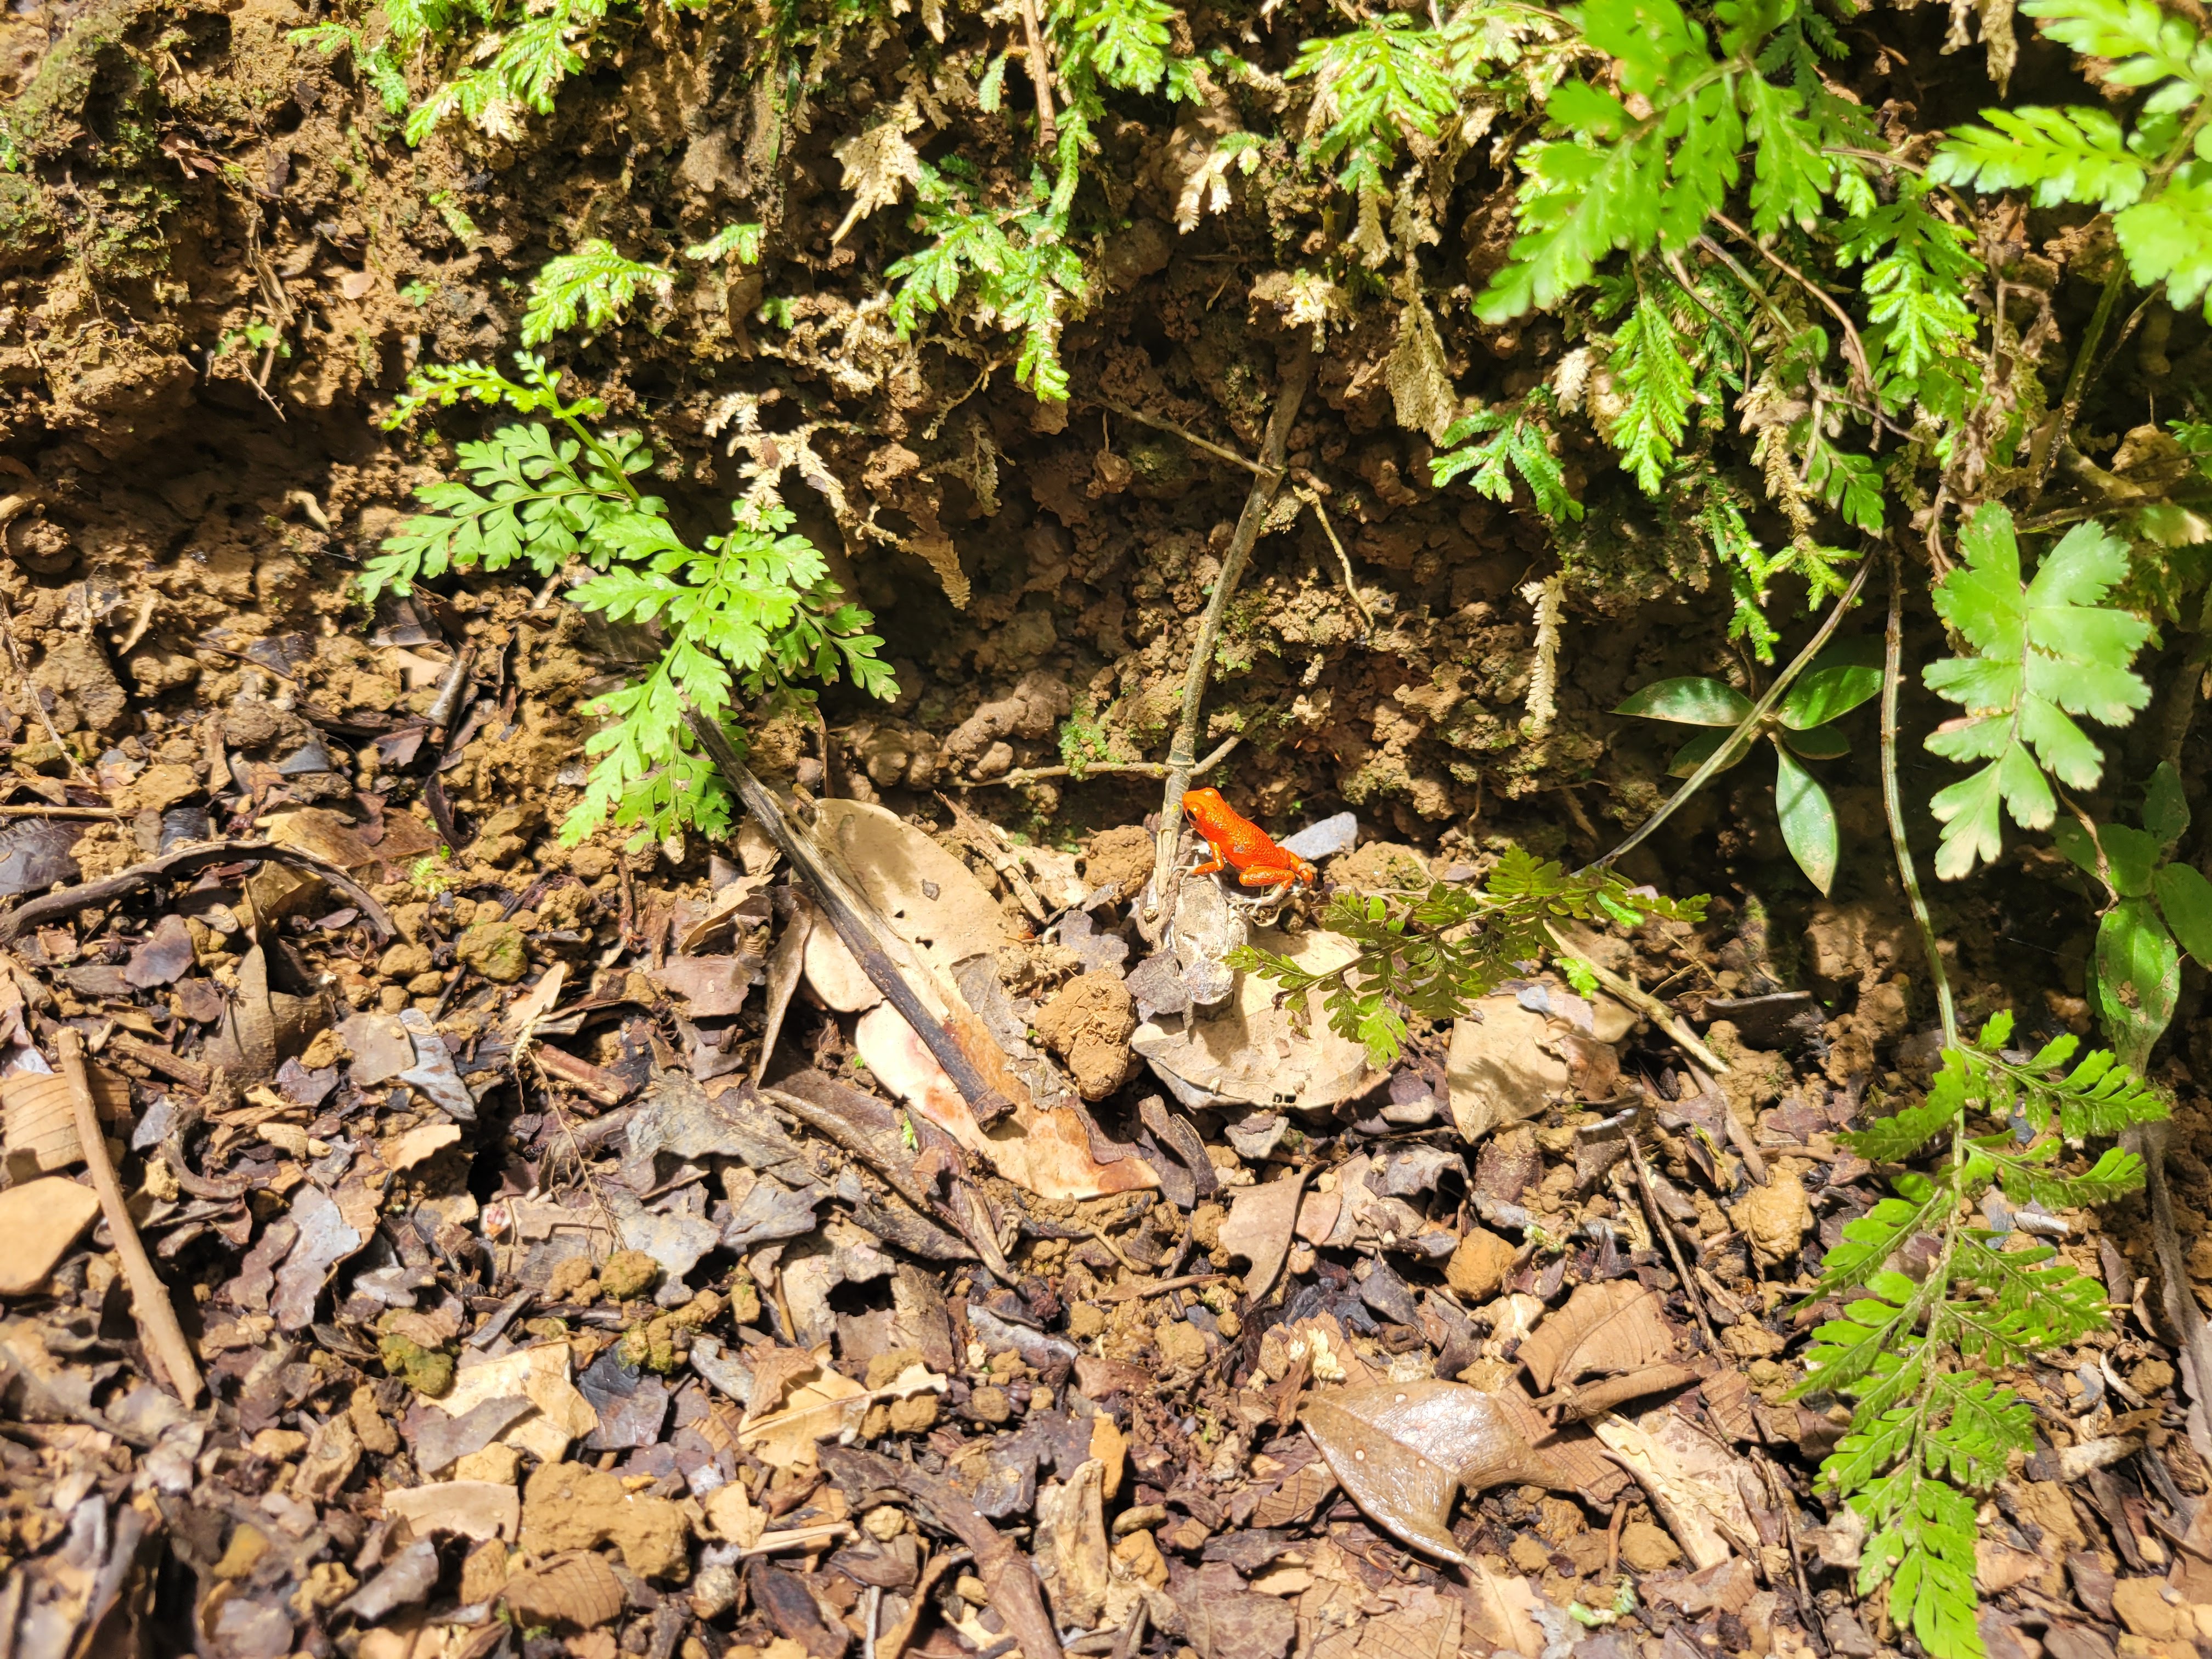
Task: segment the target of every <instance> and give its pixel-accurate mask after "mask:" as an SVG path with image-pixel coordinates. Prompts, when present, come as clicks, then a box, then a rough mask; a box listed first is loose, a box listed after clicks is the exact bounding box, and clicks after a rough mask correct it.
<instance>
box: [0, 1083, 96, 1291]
mask: <svg viewBox="0 0 2212 1659" xmlns="http://www.w3.org/2000/svg"><path fill="white" fill-rule="evenodd" d="M64 1086H66V1085H64ZM70 1145H71V1146H75V1145H76V1133H75V1132H74V1131H72V1132H71V1133H70ZM99 1213H100V1195H99V1194H97V1193H95V1192H94V1191H93V1190H92V1188H89V1187H80V1186H78V1185H77V1184H76V1182H74V1181H71V1180H70V1179H69V1178H68V1177H67V1176H46V1178H45V1179H43V1180H40V1181H29V1182H24V1183H23V1184H22V1185H21V1186H20V1187H10V1188H8V1190H7V1191H5V1192H4V1193H0V1238H4V1239H6V1240H7V1241H8V1249H7V1251H6V1254H5V1257H4V1259H0V1296H22V1295H25V1294H27V1292H29V1291H33V1290H36V1289H37V1288H38V1287H39V1286H40V1285H42V1284H44V1283H45V1282H46V1275H47V1274H48V1273H52V1272H53V1270H54V1266H55V1264H56V1263H57V1262H58V1261H60V1260H61V1259H62V1256H63V1255H64V1253H65V1252H66V1251H67V1250H68V1249H69V1248H70V1245H72V1244H74V1243H76V1241H77V1237H78V1235H79V1234H81V1233H82V1232H83V1231H84V1230H85V1229H86V1228H87V1227H89V1226H90V1225H92V1218H94V1216H96V1215H98V1214H99Z"/></svg>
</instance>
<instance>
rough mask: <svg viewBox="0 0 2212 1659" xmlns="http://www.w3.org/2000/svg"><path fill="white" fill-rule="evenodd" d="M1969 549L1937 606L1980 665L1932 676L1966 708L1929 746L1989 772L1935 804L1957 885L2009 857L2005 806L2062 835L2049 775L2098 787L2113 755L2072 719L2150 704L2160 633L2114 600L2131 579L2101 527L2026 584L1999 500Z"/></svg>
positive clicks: (1930, 671) (1958, 662)
mask: <svg viewBox="0 0 2212 1659" xmlns="http://www.w3.org/2000/svg"><path fill="white" fill-rule="evenodd" d="M1959 544H1960V550H1961V551H1962V552H1963V553H1964V554H1965V555H1966V563H1965V564H1963V565H1961V566H1959V567H1957V568H1954V569H1953V570H1952V571H1951V573H1950V574H1948V575H1947V576H1946V577H1945V578H1944V579H1943V580H1942V582H1941V583H1939V584H1938V585H1937V586H1936V592H1935V600H1936V612H1937V614H1938V615H1939V616H1941V617H1942V619H1943V620H1944V621H1945V622H1946V623H1948V624H1949V625H1950V626H1951V627H1952V628H1953V629H1956V630H1957V631H1958V632H1959V634H1960V635H1962V636H1964V637H1965V639H1966V641H1967V642H1968V643H1969V644H1970V645H1971V646H1972V647H1973V650H1974V653H1975V654H1974V655H1972V656H1971V657H1952V658H1946V659H1942V660H1940V661H1937V662H1934V663H1931V664H1929V665H1928V667H1927V668H1926V670H1925V671H1923V679H1924V680H1925V681H1926V683H1927V684H1928V687H1929V690H1933V691H1935V692H1936V694H1937V695H1938V696H1942V697H1945V698H1948V700H1950V701H1951V702H1955V703H1958V704H1960V705H1961V706H1962V708H1964V709H1965V711H1966V712H1965V714H1963V715H1962V716H1960V718H1957V719H1954V720H1948V721H1946V722H1945V723H1944V724H1943V725H1942V726H1940V727H1939V728H1937V730H1936V732H1934V733H1933V734H1931V735H1930V736H1929V738H1928V739H1927V746H1928V748H1929V749H1930V750H1933V751H1934V752H1935V753H1936V754H1939V755H1942V756H1943V757H1946V758H1948V759H1951V760H1956V761H1984V762H1986V763H1988V764H1986V765H1984V767H1983V768H1982V769H1981V770H1979V771H1978V772H1977V773H1975V774H1974V775H1972V776H1971V777H1969V778H1966V779H1964V780H1962V781H1960V782H1958V783H1955V784H1953V785H1951V786H1950V787H1948V788H1946V789H1944V790H1942V791H1941V792H1940V793H1937V795H1936V797H1935V799H1933V800H1932V801H1931V802H1930V803H1929V805H1930V807H1931V809H1932V810H1933V811H1934V812H1935V814H1936V817H1937V819H1938V820H1939V821H1941V822H1942V824H1943V826H1944V828H1943V840H1942V846H1941V847H1940V848H1938V849H1937V852H1936V873H1937V874H1938V875H1939V876H1941V877H1942V878H1945V879H1947V880H1948V879H1954V878H1958V877H1960V876H1963V875H1966V873H1968V872H1970V871H1972V869H1973V867H1974V866H1975V865H1976V864H1977V863H1978V862H1981V861H1984V860H1992V859H1995V858H1996V856H1997V855H1998V854H1999V853H2000V852H2001V851H2002V846H2003V837H2002V823H2001V822H2000V817H1999V811H1998V809H1999V805H2000V803H2002V805H2003V807H2004V808H2005V810H2007V811H2009V812H2010V814H2011V816H2012V818H2013V821H2014V822H2015V823H2018V824H2020V825H2021V827H2023V828H2025V829H2045V828H2048V827H2049V825H2050V824H2051V820H2052V818H2053V817H2055V816H2056V811H2057V801H2056V799H2055V798H2054V796H2053V795H2052V793H2051V787H2050V785H2049V783H2048V782H2047V781H2045V777H2044V773H2045V771H2046V770H2047V771H2049V772H2050V773H2051V774H2052V775H2055V776H2056V777H2057V779H2058V780H2059V781H2061V782H2062V783H2063V784H2065V785H2067V786H2068V787H2072V788H2081V789H2087V788H2091V787H2094V786H2095V785H2096V783H2097V781H2098V779H2099V778H2100V775H2102V771H2103V767H2104V757H2103V756H2102V755H2101V754H2100V751H2099V750H2098V748H2097V745H2096V744H2094V743H2093V742H2092V741H2091V740H2090V739H2089V738H2088V736H2087V733H2085V732H2083V731H2082V730H2081V727H2080V726H2077V725H2075V722H2074V720H2073V719H2072V716H2074V715H2076V714H2085V715H2087V716H2088V717H2089V718H2091V719H2093V720H2098V721H2100V722H2101V723H2103V724H2105V725H2107V726H2118V725H2124V724H2126V723H2127V722H2128V721H2129V720H2132V719H2133V718H2134V716H2135V711H2136V710H2137V709H2139V708H2142V706H2143V705H2144V704H2145V703H2146V702H2148V701H2149V698H2150V688H2149V686H2148V685H2147V684H2145V683H2144V682H2143V681H2142V678H2140V677H2139V676H2137V675H2136V673H2134V672H2133V671H2132V670H2131V669H2130V663H2131V662H2132V661H2133V660H2134V659H2135V655H2136V652H2137V651H2138V650H2140V649H2141V648H2142V645H2143V643H2144V641H2147V640H2148V638H2149V636H2150V625H2149V624H2148V623H2146V622H2144V621H2142V618H2140V617H2136V616H2133V615H2131V614H2130V613H2129V612H2127V611H2119V610H2115V609H2112V608H2109V607H2106V606H2105V605H2103V604H2102V603H2101V601H2102V600H2103V599H2104V598H2105V595H2106V593H2107V592H2109V591H2110V590H2111V589H2112V586H2114V585H2115V584H2116V583H2118V581H2119V580H2121V579H2122V578H2123V577H2124V576H2125V574H2127V549H2126V547H2125V545H2124V544H2122V543H2120V542H2119V541H2118V540H2116V539H2114V538H2112V537H2110V536H2108V535H2106V533H2105V532H2104V531H2103V530H2102V529H2101V528H2100V527H2099V526H2097V525H2096V524H2095V523H2094V522H2087V523H2083V524H2080V525H2076V526H2075V527H2074V528H2073V530H2071V531H2070V532H2068V534H2067V535H2066V537H2065V538H2064V539H2063V540H2062V541H2061V542H2060V543H2059V544H2058V545H2057V547H2055V548H2053V549H2052V550H2051V551H2050V552H2049V553H2047V554H2046V555H2045V556H2044V558H2043V561H2042V562H2041V564H2040V565H2039V567H2038V568H2037V570H2036V573H2035V575H2034V577H2033V580H2030V581H2028V582H2027V583H2026V584H2025V585H2023V584H2022V582H2021V575H2020V548H2019V544H2018V542H2017V540H2016V539H2015V536H2014V533H2013V522H2012V515H2011V513H2009V512H2008V511H2007V510H2006V509H2005V508H2004V507H2002V506H2001V505H1999V504H1998V503H1996V502H1994V501H1991V502H1985V503H1984V505H1983V506H1982V507H1980V508H1979V509H1978V511H1977V512H1976V513H1975V514H1974V517H1973V518H1972V520H1970V521H1969V523H1968V525H1967V526H1966V531H1965V532H1963V533H1962V534H1961V535H1960V540H1959Z"/></svg>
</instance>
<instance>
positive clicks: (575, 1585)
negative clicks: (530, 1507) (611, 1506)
mask: <svg viewBox="0 0 2212 1659" xmlns="http://www.w3.org/2000/svg"><path fill="white" fill-rule="evenodd" d="M506 1596H507V1606H508V1607H512V1608H513V1609H514V1611H515V1613H517V1614H519V1615H520V1619H521V1622H522V1623H523V1624H525V1625H556V1624H557V1625H573V1626H576V1627H577V1628H579V1629H581V1630H595V1629H597V1628H598V1627H599V1626H601V1625H604V1624H607V1623H609V1622H611V1620H613V1619H614V1618H615V1617H616V1616H617V1614H619V1613H621V1612H622V1610H623V1587H622V1580H620V1579H619V1578H617V1577H615V1571H614V1569H613V1568H612V1567H611V1566H609V1565H607V1564H606V1562H605V1560H604V1559H602V1558H601V1557H599V1555H597V1554H595V1553H592V1551H590V1550H572V1551H570V1552H569V1553H568V1554H566V1555H556V1556H555V1557H554V1558H553V1559H551V1560H550V1561H547V1562H546V1563H545V1564H544V1565H542V1566H540V1567H538V1568H536V1569H535V1570H534V1571H529V1572H520V1573H517V1574H515V1575H514V1576H513V1577H511V1578H509V1579H508V1580H507V1591H506Z"/></svg>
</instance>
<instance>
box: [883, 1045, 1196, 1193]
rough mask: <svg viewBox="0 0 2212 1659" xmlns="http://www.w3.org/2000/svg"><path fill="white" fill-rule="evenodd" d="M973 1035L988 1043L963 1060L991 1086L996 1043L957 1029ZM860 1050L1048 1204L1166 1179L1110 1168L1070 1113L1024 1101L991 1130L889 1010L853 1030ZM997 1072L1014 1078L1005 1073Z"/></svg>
mask: <svg viewBox="0 0 2212 1659" xmlns="http://www.w3.org/2000/svg"><path fill="white" fill-rule="evenodd" d="M971 1032H972V1033H974V1034H976V1035H977V1036H980V1041H975V1040H970V1041H966V1042H962V1043H961V1048H962V1052H963V1053H964V1054H967V1055H968V1057H969V1059H970V1060H976V1061H978V1062H979V1063H981V1066H982V1069H983V1075H984V1077H985V1079H987V1080H991V1079H993V1074H994V1067H993V1066H992V1064H991V1061H992V1060H993V1058H994V1055H993V1054H992V1053H990V1052H987V1051H986V1048H985V1045H987V1044H989V1043H990V1042H991V1039H990V1037H989V1035H988V1034H987V1032H984V1031H983V1028H982V1026H981V1022H979V1021H977V1020H975V1018H974V1016H973V1015H969V1016H968V1018H967V1019H966V1020H965V1021H964V1022H963V1024H961V1025H959V1026H957V1027H956V1028H955V1036H956V1037H958V1036H967V1035H969V1033H971ZM853 1045H854V1048H858V1049H859V1050H860V1058H861V1059H862V1060H866V1062H867V1066H868V1069H869V1070H870V1071H871V1072H872V1073H874V1074H875V1076H876V1079H877V1080H878V1082H880V1083H882V1084H883V1085H884V1086H885V1087H887V1088H889V1089H890V1091H892V1092H893V1093H895V1094H896V1095H897V1096H898V1097H900V1098H901V1099H902V1100H903V1101H905V1102H906V1103H907V1104H908V1105H909V1106H911V1107H913V1108H914V1109H915V1111H917V1112H919V1113H921V1115H922V1116H924V1117H926V1118H927V1119H928V1120H929V1121H931V1122H932V1123H933V1124H935V1125H936V1126H937V1127H939V1128H940V1129H942V1130H944V1131H945V1133H947V1134H949V1135H951V1137H952V1138H953V1139H955V1140H957V1141H958V1142H959V1143H960V1145H961V1146H963V1147H965V1148H967V1149H968V1150H969V1152H975V1154H977V1155H978V1156H980V1157H981V1158H986V1159H987V1160H988V1161H989V1162H990V1164H991V1165H992V1167H993V1168H994V1169H995V1170H998V1172H999V1173H1000V1175H1002V1176H1006V1179H1007V1180H1009V1181H1011V1182H1014V1183H1015V1184H1016V1185H1017V1186H1019V1187H1024V1188H1027V1189H1028V1190H1029V1191H1030V1192H1033V1193H1035V1194H1037V1195H1038V1196H1039V1197H1041V1198H1048V1199H1054V1200H1062V1199H1075V1200H1081V1199H1089V1198H1103V1197H1106V1196H1107V1195H1109V1194H1113V1193H1124V1192H1132V1191H1134V1190H1136V1189H1138V1188H1149V1187H1157V1186H1158V1185H1159V1176H1157V1175H1156V1174H1154V1173H1153V1171H1152V1166H1151V1165H1150V1164H1147V1163H1146V1161H1145V1160H1144V1159H1143V1158H1138V1157H1135V1156H1133V1155H1131V1156H1126V1157H1122V1158H1116V1159H1115V1160H1114V1161H1113V1162H1111V1163H1107V1162H1104V1161H1103V1160H1101V1159H1100V1158H1097V1156H1095V1155H1094V1154H1093V1153H1092V1152H1091V1136H1090V1132H1089V1130H1088V1129H1087V1128H1086V1127H1085V1125H1084V1121H1083V1119H1082V1118H1081V1116H1079V1115H1078V1114H1077V1113H1075V1112H1073V1111H1071V1110H1068V1109H1065V1108H1059V1109H1047V1108H1043V1107H1039V1106H1031V1105H1024V1104H1020V1103H1017V1104H1016V1106H1015V1108H1014V1109H1013V1110H1012V1111H1011V1112H1009V1113H1007V1114H1006V1115H1005V1116H1003V1117H1001V1118H1000V1120H999V1121H997V1122H995V1123H994V1124H992V1125H991V1127H989V1128H988V1129H986V1128H985V1127H983V1126H982V1125H981V1124H980V1123H978V1122H977V1121H975V1113H974V1112H973V1111H971V1110H969V1106H968V1103H967V1102H966V1101H965V1100H964V1099H963V1098H962V1097H961V1094H960V1091H959V1090H958V1089H957V1088H955V1087H954V1086H953V1084H952V1079H951V1078H950V1077H948V1076H946V1075H945V1068H944V1067H943V1066H939V1064H938V1063H937V1057H936V1056H935V1055H934V1054H931V1053H930V1052H929V1049H928V1048H927V1047H926V1046H925V1045H924V1044H923V1042H922V1041H921V1038H920V1037H919V1036H915V1030H914V1028H913V1027H912V1026H910V1025H908V1024H907V1023H906V1021H905V1020H904V1019H903V1018H901V1016H900V1014H899V1012H898V1010H897V1009H896V1008H894V1007H892V1006H890V1004H889V1003H887V1002H886V1003H880V1004H878V1006H875V1007H873V1008H871V1009H869V1010H868V1012H866V1013H865V1014H863V1015H861V1016H860V1021H859V1023H858V1024H856V1025H855V1026H854V1030H853ZM997 1069H998V1071H999V1074H1000V1076H1005V1075H1006V1073H1004V1070H1003V1066H1000V1067H998V1068H997Z"/></svg>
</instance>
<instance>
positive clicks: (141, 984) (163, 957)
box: [123, 915, 193, 991]
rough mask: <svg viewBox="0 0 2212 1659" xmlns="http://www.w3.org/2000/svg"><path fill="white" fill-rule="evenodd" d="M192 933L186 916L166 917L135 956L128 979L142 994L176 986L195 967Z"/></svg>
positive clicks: (132, 958)
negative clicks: (160, 987)
mask: <svg viewBox="0 0 2212 1659" xmlns="http://www.w3.org/2000/svg"><path fill="white" fill-rule="evenodd" d="M192 960H193V957H192V932H191V928H190V927H187V926H186V925H185V919H184V918H183V917H182V916H177V915H168V916H163V917H162V918H161V921H158V922H156V923H155V924H154V930H153V932H151V933H148V934H147V935H146V937H145V938H144V939H143V940H141V941H140V942H139V945H138V948H137V950H135V951H132V952H131V961H130V963H129V965H128V966H126V967H125V969H124V970H123V972H124V976H125V978H126V979H128V980H129V981H130V982H131V984H133V985H135V986H137V987H138V988H139V989H140V990H142V991H143V990H149V989H151V988H152V987H155V986H156V985H173V984H175V983H176V981H178V980H179V978H181V977H182V976H183V975H185V973H186V972H188V971H189V970H190V969H191V965H192Z"/></svg>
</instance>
